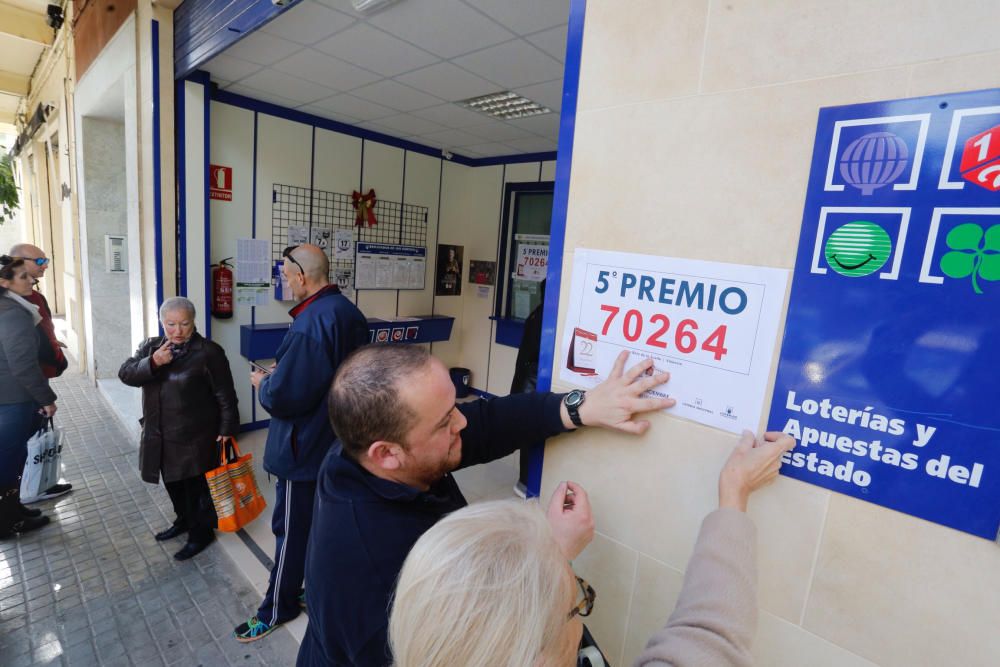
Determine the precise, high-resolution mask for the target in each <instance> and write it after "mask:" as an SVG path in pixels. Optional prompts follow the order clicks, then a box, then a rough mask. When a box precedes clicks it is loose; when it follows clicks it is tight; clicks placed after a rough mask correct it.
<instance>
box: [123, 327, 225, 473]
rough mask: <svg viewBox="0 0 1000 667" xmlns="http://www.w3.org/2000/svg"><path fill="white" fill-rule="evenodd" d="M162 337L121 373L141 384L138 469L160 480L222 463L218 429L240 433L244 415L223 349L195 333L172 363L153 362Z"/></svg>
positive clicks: (222, 432)
mask: <svg viewBox="0 0 1000 667" xmlns="http://www.w3.org/2000/svg"><path fill="white" fill-rule="evenodd" d="M164 340H165V339H164V338H162V337H159V336H157V337H156V338H149V339H147V340H146V341H145V342H144V343H142V344H141V345H140V346H139V349H138V350H136V353H135V355H134V356H133V357H132V358H131V359H129V360H128V361H126V362H125V363H124V364H122V367H121V369H119V371H118V377H119V379H121V381H122V382H124V383H125V384H127V385H130V386H132V387H142V419H141V420H140V423H141V424H142V440H141V443H140V446H139V472H140V474H141V475H142V479H143V480H145V481H147V482H150V483H152V484H156V483H157V482H159V479H160V476H161V475H162V476H163V481H164V482H177V481H180V480H182V479H188V478H191V477H197V476H199V475H203V474H205V472H206V471H208V470H211V469H212V468H215V467H217V466H218V465H219V447H218V445H217V444H216V442H215V439H216V437H218V436H220V435H236V433H237V432H238V431H239V428H240V415H239V411H238V410H237V407H236V403H237V401H236V390H235V389H234V387H233V376H232V373H231V372H230V371H229V361H228V360H227V359H226V353H225V352H224V351H223V349H222V348H221V347H220V346H219V345H217V344H216V343H213V342H212V341H209V340H205V339H204V338H202V337H201V336H200V335H199V334H197V333H195V334H194V335H193V336H192V337H191V340H190V342H189V343H188V351H187V353H186V354H184V355H183V356H181V357H180V358H177V359H174V360H173V361H172V362H170V363H169V364H166V365H164V366H158V367H157V368H156V369H155V370H154V369H152V368H151V366H150V361H151V357H152V355H153V353H154V352H156V350H157V348H159V347H160V346H161V345H163V343H164Z"/></svg>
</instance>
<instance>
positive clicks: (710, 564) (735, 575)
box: [389, 432, 795, 667]
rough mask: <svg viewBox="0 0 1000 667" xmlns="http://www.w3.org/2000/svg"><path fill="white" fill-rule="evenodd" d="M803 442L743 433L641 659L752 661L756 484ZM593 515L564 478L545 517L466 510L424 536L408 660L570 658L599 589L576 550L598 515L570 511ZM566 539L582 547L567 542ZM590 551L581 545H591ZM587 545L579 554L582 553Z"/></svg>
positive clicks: (553, 665) (440, 663)
mask: <svg viewBox="0 0 1000 667" xmlns="http://www.w3.org/2000/svg"><path fill="white" fill-rule="evenodd" d="M794 444H795V441H794V440H793V439H792V438H790V437H788V436H786V435H783V434H780V433H767V434H765V436H764V437H763V438H761V439H759V440H758V439H755V438H754V437H753V434H751V433H749V432H744V435H743V437H742V438H741V440H740V443H739V444H738V445H737V447H736V449H735V450H734V451H733V453H732V455H731V456H730V457H729V460H728V461H727V462H726V464H725V466H724V467H723V469H722V472H721V474H720V476H719V509H717V510H716V511H714V512H712V513H711V514H709V515H708V516H707V517H706V518H705V520H704V522H703V523H702V527H701V532H700V534H699V536H698V541H697V543H696V544H695V549H694V553H693V554H692V556H691V561H690V562H689V564H688V569H687V573H686V575H685V577H684V587H683V589H682V590H681V594H680V597H679V598H678V601H677V607H676V608H675V610H674V613H673V614H672V615H671V617H670V620H669V621H668V622H667V625H666V626H665V627H664V628H663V629H662V630H661V631H660V632H658V633H657V634H655V635H654V636H653V637H652V639H650V641H649V643H648V644H647V646H646V650H645V651H644V652H643V653H642V655H641V656H640V657H639V658H638V659H637V660H636V663H635V664H636V665H641V666H644V667H653V666H666V665H712V666H713V667H715V666H721V665H751V664H752V657H751V655H750V644H751V640H752V639H753V634H754V630H755V626H756V614H757V591H756V559H755V545H754V537H755V536H754V533H755V529H754V525H753V522H752V521H750V519H749V518H748V517H747V515H746V505H747V500H748V498H749V496H750V494H751V493H753V491H755V490H756V489H758V488H760V487H762V486H764V485H765V484H767V483H769V482H770V481H771V480H773V479H774V477H775V476H776V475H777V474H778V468H779V467H780V464H781V455H782V454H784V452H786V451H788V450H789V449H791V448H792V447H793V446H794ZM581 510H582V513H583V514H585V515H586V516H589V515H590V509H589V501H588V499H587V496H586V493H585V492H584V491H583V489H581V488H580V487H578V486H576V485H572V484H571V485H568V486H567V485H566V484H565V483H564V484H563V485H560V487H559V488H558V489H557V490H556V493H555V495H554V497H553V500H552V502H550V504H549V508H548V510H547V512H546V513H545V514H543V513H542V512H541V511H540V510H539V508H538V507H537V505H535V504H533V503H521V502H518V501H500V502H490V503H482V504H478V505H473V506H470V507H466V508H463V509H461V510H459V511H457V512H455V513H454V514H452V515H450V516H449V517H447V518H445V519H444V520H442V521H440V522H439V523H438V524H437V525H435V526H434V527H433V528H431V529H430V530H429V531H427V532H426V533H424V535H423V536H422V537H421V538H420V540H418V541H417V543H416V545H415V546H414V547H413V550H412V551H411V552H410V554H409V556H408V557H407V559H406V563H405V564H404V566H403V570H402V572H401V573H400V576H399V582H398V584H397V588H396V596H395V600H394V603H393V609H392V615H391V618H390V621H389V642H390V646H391V648H392V653H393V657H394V661H395V662H394V664H395V665H396V666H397V667H460V666H466V665H490V666H491V667H571V666H572V665H575V664H576V654H577V647H578V646H579V643H580V637H581V635H582V632H583V625H582V622H581V621H580V617H581V616H586V615H588V614H589V613H590V610H591V609H592V608H593V605H594V600H595V597H596V595H595V593H594V589H593V588H591V587H590V585H589V584H587V583H586V582H584V581H583V580H582V579H580V578H579V577H577V576H576V575H575V574H574V573H573V570H572V569H571V567H570V565H569V562H568V558H571V557H573V556H575V555H576V553H579V551H578V550H577V546H579V545H580V543H581V542H582V543H583V544H584V545H585V544H586V542H587V541H589V539H590V537H591V536H592V524H591V525H590V526H589V529H588V526H587V525H586V522H579V523H578V524H576V534H575V535H567V534H566V531H565V524H563V525H562V527H560V517H561V516H562V515H563V514H564V513H581ZM567 544H572V545H574V546H572V547H570V548H567ZM580 548H581V549H582V547H580ZM574 551H576V553H573V552H574Z"/></svg>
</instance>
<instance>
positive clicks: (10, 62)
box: [0, 32, 45, 76]
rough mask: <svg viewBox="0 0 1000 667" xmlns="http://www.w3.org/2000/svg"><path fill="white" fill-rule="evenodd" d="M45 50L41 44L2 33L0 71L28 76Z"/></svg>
mask: <svg viewBox="0 0 1000 667" xmlns="http://www.w3.org/2000/svg"><path fill="white" fill-rule="evenodd" d="M44 49H45V47H44V46H42V45H41V44H36V43H35V42H29V41H26V40H23V39H18V38H17V37H14V36H13V35H9V34H7V33H5V32H0V54H2V55H0V58H2V59H0V63H2V64H0V70H4V71H7V72H13V73H14V74H23V75H24V76H28V75H30V74H31V71H32V70H33V69H35V63H37V62H38V58H39V57H40V56H41V55H42V51H43V50H44Z"/></svg>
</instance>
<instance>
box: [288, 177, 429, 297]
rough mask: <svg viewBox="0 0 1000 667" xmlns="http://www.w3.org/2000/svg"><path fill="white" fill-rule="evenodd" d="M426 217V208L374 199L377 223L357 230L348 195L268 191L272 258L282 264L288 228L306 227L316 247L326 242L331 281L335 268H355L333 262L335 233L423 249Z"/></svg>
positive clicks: (302, 190) (291, 187)
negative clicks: (337, 231)
mask: <svg viewBox="0 0 1000 667" xmlns="http://www.w3.org/2000/svg"><path fill="white" fill-rule="evenodd" d="M427 215H428V209H427V207H426V206H417V205H415V204H404V203H402V202H394V201H384V200H382V199H377V200H376V202H375V219H376V220H377V221H378V224H376V225H374V226H372V227H369V226H368V223H367V221H365V223H364V226H362V227H356V226H355V224H354V221H355V211H354V206H353V205H352V203H351V195H350V194H344V193H341V192H327V191H325V190H313V189H311V188H302V187H298V186H295V185H283V184H280V183H275V184H274V186H273V188H272V191H271V259H272V260H273V261H275V262H278V261H281V252H282V251H283V250H284V249H285V248H287V247H288V245H289V243H288V228H289V227H290V226H291V227H294V226H300V227H306V228H307V229H308V238H309V239H310V241H313V240H314V239H316V238H317V236H318V237H319V240H320V244H319V245H321V246H322V244H323V242H327V243H329V246H328V249H327V252H328V254H329V255H330V257H331V259H330V280H335V277H334V272H335V271H336V270H337V269H351V268H354V260H353V258H352V259H350V260H337V261H334V259H333V247H332V244H333V237H334V234H333V232H334V230H336V229H350V230H352V237H353V238H354V241H355V242H358V241H360V242H363V243H390V244H398V245H411V246H419V247H422V248H426V247H427ZM324 232H326V234H324Z"/></svg>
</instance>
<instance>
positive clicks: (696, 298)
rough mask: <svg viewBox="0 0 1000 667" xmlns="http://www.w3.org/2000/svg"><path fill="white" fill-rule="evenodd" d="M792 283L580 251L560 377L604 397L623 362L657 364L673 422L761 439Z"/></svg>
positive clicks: (743, 271) (761, 274) (768, 273)
mask: <svg viewBox="0 0 1000 667" xmlns="http://www.w3.org/2000/svg"><path fill="white" fill-rule="evenodd" d="M787 281H788V271H787V270H786V269H774V268H768V267H763V266H742V265H738V264H723V263H721V262H706V261H699V260H693V259H683V258H677V257H654V256H651V255H637V254H633V253H623V252H611V251H605V250H586V249H583V248H577V249H576V251H575V252H574V254H573V275H572V283H571V286H570V291H569V297H568V303H569V307H568V309H567V313H566V325H565V328H564V336H563V345H562V351H561V353H560V355H559V366H560V370H559V377H560V379H562V380H563V381H565V382H571V383H573V384H577V385H581V386H584V387H594V386H596V385H598V384H600V383H601V382H603V381H604V380H606V379H607V378H608V377H609V375H608V374H609V373H610V371H611V369H612V367H613V366H614V362H615V359H616V358H617V357H618V355H619V354H621V353H622V352H623V351H627V352H628V353H629V355H630V358H629V360H628V362H627V363H626V368H629V367H632V366H634V365H635V364H637V363H639V362H640V361H642V360H644V359H652V360H653V364H654V368H655V369H656V371H657V372H662V371H669V372H670V382H668V383H667V384H666V385H662V386H660V387H654V388H653V389H651V390H650V391H649V392H648V393H649V394H650V395H652V396H656V397H658V398H662V397H672V398H675V399H677V405H675V406H674V407H672V408H670V410H669V413H670V414H672V415H676V416H678V417H684V418H687V419H691V420H693V421H696V422H699V423H701V424H705V425H708V426H714V427H716V428H720V429H724V430H726V431H731V432H733V433H739V432H740V431H741V430H742V429H744V428H749V429H756V427H757V424H758V423H759V421H760V418H761V415H762V414H763V412H764V405H765V398H766V392H767V383H768V375H769V373H770V370H771V360H772V358H773V356H774V348H775V343H776V342H777V338H778V323H779V321H780V319H781V306H782V304H783V302H784V298H785V286H786V284H787Z"/></svg>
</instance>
